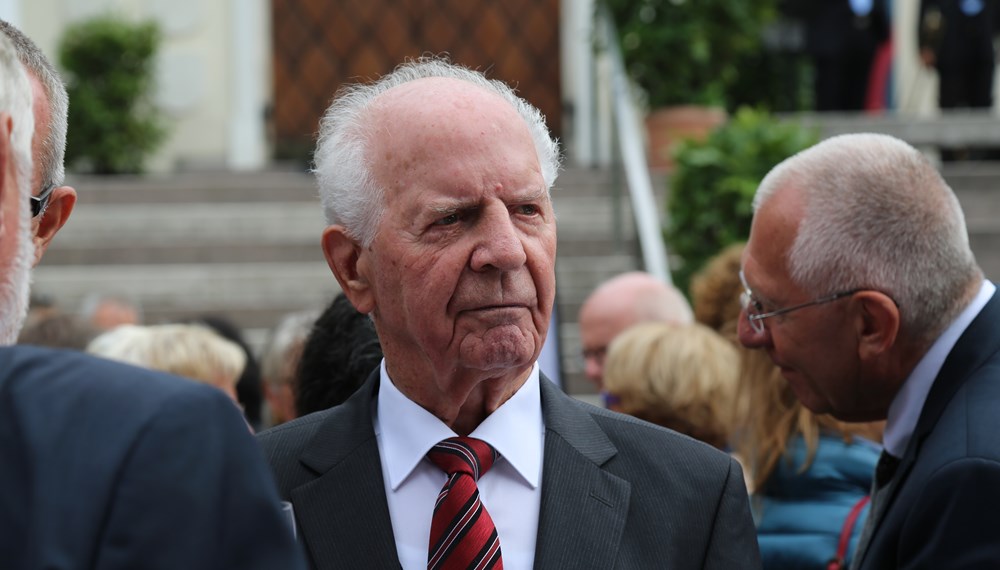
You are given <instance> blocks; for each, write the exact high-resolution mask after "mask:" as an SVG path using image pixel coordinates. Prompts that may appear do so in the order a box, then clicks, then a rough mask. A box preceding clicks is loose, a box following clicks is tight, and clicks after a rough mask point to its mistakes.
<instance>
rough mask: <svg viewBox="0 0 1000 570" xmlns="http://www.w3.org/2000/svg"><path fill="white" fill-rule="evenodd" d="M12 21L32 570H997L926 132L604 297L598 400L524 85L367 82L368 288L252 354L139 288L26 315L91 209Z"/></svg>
mask: <svg viewBox="0 0 1000 570" xmlns="http://www.w3.org/2000/svg"><path fill="white" fill-rule="evenodd" d="M0 31H2V32H3V33H2V34H0V345H3V347H2V348H0V460H2V463H3V465H4V468H3V469H0V525H2V528H4V529H5V530H6V531H7V532H5V533H4V534H3V535H0V560H3V561H4V562H3V564H4V566H5V567H7V566H9V567H11V568H62V567H74V568H107V569H111V568H138V567H142V568H206V569H208V568H213V569H219V568H234V569H235V568H262V569H263V568H276V569H277V568H280V569H292V570H294V569H296V568H305V567H311V568H316V569H332V568H343V567H373V568H383V567H386V568H390V567H391V568H395V567H403V568H503V567H506V568H509V569H516V568H532V567H537V568H615V567H618V568H650V567H670V568H710V569H711V568H720V569H721V568H726V569H728V568H748V569H753V568H760V567H764V568H777V569H785V568H788V569H790V568H824V567H825V568H846V567H848V565H850V566H851V567H853V568H859V569H863V570H868V569H886V568H983V567H993V566H997V565H1000V540H998V539H997V537H996V532H995V531H994V530H993V526H992V525H991V519H992V516H993V514H994V512H995V510H996V509H997V508H998V507H1000V485H998V484H997V483H998V482H1000V440H998V439H997V438H996V437H995V435H994V434H996V433H998V432H1000V425H998V424H1000V419H998V418H1000V415H998V414H996V409H997V406H998V405H1000V382H998V376H1000V328H998V327H1000V300H997V299H996V298H995V297H996V295H995V290H996V288H995V286H994V285H993V284H992V283H991V282H990V281H988V280H986V279H985V278H984V276H983V273H982V271H981V270H980V269H979V267H978V266H977V265H976V262H975V259H974V257H973V255H972V252H971V250H970V247H969V240H968V235H967V231H966V228H965V222H964V216H963V213H962V211H961V208H960V206H959V204H958V201H957V199H956V198H955V195H954V193H953V192H952V191H951V189H950V188H949V187H948V186H947V184H946V183H945V182H944V180H943V179H942V178H941V176H940V175H939V174H938V172H937V171H936V170H935V169H934V167H933V166H932V164H931V163H930V162H929V161H928V160H927V159H926V158H925V157H924V156H923V155H922V154H921V153H920V152H918V151H917V150H915V149H913V148H912V147H910V146H909V145H907V144H906V143H904V142H902V141H899V140H897V139H894V138H892V137H887V136H882V135H870V134H855V135H844V136H840V137H835V138H831V139H828V140H826V141H823V142H821V143H819V144H817V145H815V146H813V147H812V148H810V149H807V150H805V151H803V152H801V153H799V154H797V155H795V156H792V157H789V158H788V159H786V160H785V161H784V162H782V163H781V164H779V165H778V166H776V167H775V168H774V169H773V170H772V171H771V172H770V173H769V174H768V175H767V176H766V177H765V179H764V180H763V181H762V182H761V184H760V186H759V188H758V190H757V193H756V196H755V198H754V201H753V209H754V218H753V224H752V228H751V231H750V234H749V236H748V240H747V242H746V243H745V244H736V245H733V246H731V247H729V248H727V249H725V250H724V251H722V252H720V253H719V255H718V256H717V257H716V258H715V259H713V260H712V261H711V262H710V263H709V264H708V265H707V266H706V267H705V268H704V269H703V270H702V271H701V273H699V274H698V275H697V276H696V277H695V279H694V280H693V282H692V286H691V290H690V291H686V292H682V291H678V290H677V289H676V288H674V287H673V286H671V285H670V284H668V283H665V282H663V281H660V280H658V279H656V278H654V277H652V276H650V275H647V274H644V273H640V272H634V273H627V274H624V275H620V276H617V277H615V278H613V279H611V280H610V281H608V282H607V283H605V284H603V285H601V286H600V287H598V288H597V289H596V290H595V291H594V292H593V294H592V295H591V296H590V297H589V298H588V299H587V300H586V301H585V302H584V303H583V305H582V306H581V309H580V315H579V326H580V337H581V344H582V350H583V357H584V359H585V362H586V364H585V367H586V368H585V369H586V373H587V375H588V377H589V378H591V380H592V381H593V382H594V383H595V387H596V388H597V389H599V390H600V391H601V393H602V394H603V396H604V403H605V406H606V407H598V406H592V405H589V404H586V403H583V402H580V401H578V400H576V399H574V398H571V397H569V396H567V395H566V394H565V393H563V392H562V391H561V390H560V389H559V387H558V386H557V384H556V383H555V382H552V381H550V379H549V378H546V376H545V374H544V373H543V372H541V370H540V369H539V366H538V364H537V360H538V357H539V354H540V353H541V350H542V346H543V344H544V342H545V339H546V337H547V335H549V334H550V331H549V330H548V329H549V325H550V322H551V315H552V311H553V306H554V304H555V255H556V220H555V212H554V211H553V206H552V202H551V200H550V198H549V191H550V190H551V188H552V186H553V183H554V181H555V179H556V176H557V174H558V171H559V168H560V152H559V146H558V143H557V142H556V141H555V140H554V139H553V138H552V137H551V135H550V133H549V131H548V129H547V128H546V125H545V122H544V118H543V117H542V116H541V114H540V113H539V112H538V111H537V110H536V109H535V108H534V107H532V106H531V105H530V104H529V103H527V102H526V101H524V100H523V99H521V98H520V97H518V96H517V94H516V93H515V92H514V90H513V89H512V88H511V87H510V86H508V85H506V84H504V83H502V82H498V81H491V80H489V79H487V78H486V76H485V75H484V74H482V73H480V72H477V71H472V70H469V69H467V68H464V67H461V66H458V65H454V64H452V63H450V62H449V61H447V60H446V59H443V58H438V57H426V58H421V59H418V60H414V61H411V62H408V63H405V64H402V65H401V66H400V67H398V68H397V69H396V70H394V71H393V72H391V73H389V74H388V75H386V76H384V77H382V78H380V79H378V80H375V81H373V82H369V83H359V84H356V85H353V86H351V87H349V88H347V89H346V90H343V91H341V92H339V93H338V95H337V96H336V97H335V98H334V100H333V103H332V104H331V106H330V108H329V109H328V110H327V112H326V114H325V116H324V118H323V119H322V121H321V125H320V134H319V141H318V146H317V149H316V153H315V159H316V168H315V170H316V175H317V180H318V184H319V188H320V193H321V199H322V207H323V210H324V214H325V216H326V221H327V228H326V229H325V231H324V232H323V235H322V239H321V244H322V250H323V253H324V254H325V256H326V259H327V261H328V263H329V266H330V268H331V270H332V273H333V275H332V277H331V279H336V281H337V282H338V284H339V287H340V290H341V291H342V293H340V294H339V295H338V296H337V297H336V298H335V299H333V300H332V302H331V303H330V305H329V306H328V307H327V308H326V309H325V310H324V311H322V312H319V311H313V312H304V313H296V314H292V315H288V316H287V318H285V319H283V320H282V322H280V323H279V324H278V325H277V326H276V327H275V328H274V330H273V332H272V334H271V336H270V338H269V339H268V340H267V342H266V343H265V345H264V348H263V350H262V352H261V353H260V354H254V353H253V351H251V350H250V349H249V348H248V347H247V344H246V342H245V341H244V340H243V339H242V338H241V336H240V334H239V331H238V329H235V327H233V326H232V323H228V322H225V321H224V320H220V319H218V318H212V317H199V318H193V319H191V321H190V322H184V323H164V324H143V323H142V318H143V317H142V311H141V310H139V308H138V307H136V306H135V305H134V303H130V302H129V300H128V299H121V298H110V297H107V298H95V299H94V302H93V303H88V304H87V307H88V308H87V310H86V311H85V313H83V314H80V315H72V316H70V315H66V314H62V313H60V312H59V311H58V309H57V308H54V307H53V306H52V304H51V303H46V302H42V301H43V300H36V302H35V303H34V307H33V310H31V311H29V309H30V308H32V307H29V305H31V303H30V302H29V299H30V291H29V284H30V268H31V266H32V265H33V264H34V263H37V262H38V261H39V260H40V259H41V257H42V255H43V254H44V252H45V250H46V248H47V247H48V245H49V243H50V242H51V240H52V239H53V237H54V236H55V234H56V233H57V232H58V230H59V229H60V228H61V227H62V225H63V224H65V223H66V222H67V221H68V220H69V218H70V216H71V213H72V210H73V205H74V203H75V198H76V195H75V191H74V190H73V189H72V188H71V187H69V186H65V185H64V184H63V173H62V166H61V165H62V152H63V150H62V144H63V143H62V141H63V140H64V139H65V129H66V123H65V114H66V101H65V90H64V89H63V86H62V84H61V82H60V81H59V79H58V75H57V74H56V73H55V71H54V69H52V67H51V65H50V64H49V63H48V61H47V60H46V59H45V57H44V55H43V54H41V52H40V51H38V49H37V48H36V47H35V46H34V44H33V43H32V42H31V41H30V40H29V39H28V38H26V37H24V36H23V35H22V34H21V33H20V32H19V31H17V30H16V29H14V28H13V27H11V26H9V25H6V24H4V25H2V26H0ZM32 204H35V205H34V206H32ZM688 299H690V302H689V301H688ZM29 313H30V315H29ZM18 339H20V341H21V344H20V345H18V346H8V345H13V344H15V341H17V340H18ZM30 344H48V345H51V346H59V347H63V348H61V349H51V348H39V347H32V346H29V345H30ZM115 361H119V362H115ZM180 377H186V378H187V380H185V379H183V378H180ZM552 380H556V379H552ZM241 387H242V388H241ZM262 401H263V402H266V406H264V405H262ZM264 408H266V409H267V410H268V413H267V414H265V415H266V419H263V418H261V417H259V415H257V414H259V413H260V410H261V409H264ZM241 411H242V412H243V413H241ZM248 427H249V429H248ZM265 428H266V429H265ZM253 432H256V435H252V433H253Z"/></svg>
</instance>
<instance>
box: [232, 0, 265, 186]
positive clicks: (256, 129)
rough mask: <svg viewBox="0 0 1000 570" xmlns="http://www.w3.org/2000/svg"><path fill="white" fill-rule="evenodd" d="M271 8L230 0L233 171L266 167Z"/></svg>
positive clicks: (259, 1)
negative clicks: (265, 115) (266, 107)
mask: <svg viewBox="0 0 1000 570" xmlns="http://www.w3.org/2000/svg"><path fill="white" fill-rule="evenodd" d="M269 6H270V3H269V2H268V1H267V0H229V13H230V18H231V20H230V21H231V22H232V26H231V36H230V37H231V43H230V50H231V51H230V56H231V57H230V69H231V70H232V76H231V81H232V90H231V91H230V102H231V105H230V111H229V149H228V152H227V161H226V162H227V166H229V168H231V169H233V170H256V169H260V168H263V167H264V166H266V164H267V158H268V149H267V135H266V126H265V122H264V108H265V105H267V101H268V94H269V93H270V77H271V74H270V57H271V30H270V20H271V18H270V12H269Z"/></svg>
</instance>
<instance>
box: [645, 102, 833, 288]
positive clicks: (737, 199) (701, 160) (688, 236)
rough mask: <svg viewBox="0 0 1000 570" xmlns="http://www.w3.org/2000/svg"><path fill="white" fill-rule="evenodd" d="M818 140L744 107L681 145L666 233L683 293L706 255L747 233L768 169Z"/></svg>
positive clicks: (812, 132) (742, 238)
mask: <svg viewBox="0 0 1000 570" xmlns="http://www.w3.org/2000/svg"><path fill="white" fill-rule="evenodd" d="M818 140H819V135H818V133H817V132H816V131H815V130H811V129H807V128H805V127H802V126H800V125H798V124H797V123H793V122H782V121H779V120H778V119H776V118H774V117H773V116H772V115H771V114H770V113H767V112H766V111H761V110H755V109H752V108H749V107H743V108H741V109H739V110H738V111H737V112H736V113H735V114H734V115H733V116H732V117H731V118H730V119H729V120H728V121H727V122H726V123H725V124H724V125H722V126H720V127H718V128H717V129H715V130H714V131H712V132H711V134H709V136H708V137H707V138H706V139H704V140H694V139H689V140H685V141H683V142H681V143H679V144H678V145H677V147H676V151H675V153H674V160H675V163H676V166H675V169H674V172H673V174H672V176H671V177H670V188H669V193H668V198H667V220H668V221H667V228H666V230H665V236H666V240H667V244H668V245H669V247H670V251H671V253H672V254H673V256H674V257H675V258H676V262H675V263H673V264H672V265H674V268H673V277H674V282H675V283H677V286H678V287H680V288H681V290H682V291H686V290H687V287H688V283H689V281H690V279H691V275H692V274H693V273H695V272H696V271H698V269H700V268H701V266H702V265H703V264H704V263H705V261H707V260H708V258H710V257H712V256H713V255H715V254H716V253H718V252H719V251H720V250H722V248H724V247H725V246H727V245H729V244H731V243H734V242H737V241H745V240H746V239H747V238H748V237H749V235H750V222H751V220H752V218H753V211H752V208H751V201H752V200H753V195H754V193H755V192H756V191H757V186H758V185H759V184H760V181H761V180H762V179H763V178H764V176H765V175H766V174H767V173H768V171H770V170H771V168H773V167H774V166H775V165H776V164H778V163H779V162H781V161H782V160H784V159H786V158H788V157H789V156H791V155H793V154H795V153H796V152H798V151H800V150H803V149H805V148H807V147H809V146H812V145H813V144H815V143H816V142H817V141H818Z"/></svg>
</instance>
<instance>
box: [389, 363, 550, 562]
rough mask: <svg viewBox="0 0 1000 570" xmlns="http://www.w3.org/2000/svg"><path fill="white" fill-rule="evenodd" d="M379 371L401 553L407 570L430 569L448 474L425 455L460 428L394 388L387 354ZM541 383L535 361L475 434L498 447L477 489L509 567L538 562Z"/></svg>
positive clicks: (392, 517) (391, 494)
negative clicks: (430, 550) (433, 537)
mask: <svg viewBox="0 0 1000 570" xmlns="http://www.w3.org/2000/svg"><path fill="white" fill-rule="evenodd" d="M379 373H380V375H381V376H380V377H381V382H380V384H379V390H378V397H377V399H376V401H375V404H374V408H375V410H374V415H373V416H374V417H373V420H374V422H373V423H374V427H375V437H376V439H377V441H378V451H379V457H380V458H381V459H382V478H383V481H384V482H385V495H386V500H387V501H388V503H389V518H390V520H391V521H392V533H393V536H394V537H395V539H396V553H397V555H398V556H399V562H400V564H401V565H402V566H403V568H404V569H406V570H410V569H419V570H426V568H427V548H428V541H429V539H430V538H429V537H430V532H431V518H432V516H433V514H434V502H435V500H436V499H437V497H438V493H439V492H440V491H441V487H443V486H444V483H445V480H446V479H447V476H446V475H445V473H444V472H443V471H441V470H440V469H438V468H437V467H435V466H434V464H432V463H431V462H430V460H427V459H426V458H425V456H426V455H427V452H428V451H430V449H431V447H433V446H434V445H435V444H437V443H438V442H439V441H441V440H442V439H447V438H449V437H455V435H456V434H455V432H454V431H452V429H451V428H449V427H448V426H447V425H445V424H444V422H442V421H441V420H440V419H438V418H437V416H435V415H434V414H432V413H430V412H428V411H427V410H425V409H424V408H422V407H420V406H419V405H418V404H417V403H415V402H413V401H412V400H410V399H409V398H407V397H406V396H405V395H404V394H403V393H402V392H400V391H399V389H398V388H396V386H395V384H393V383H392V380H391V379H390V378H389V374H388V372H386V369H385V360H384V359H383V360H382V366H381V367H380V372H379ZM539 381H540V376H539V372H538V364H537V363H536V364H535V365H534V366H533V367H532V369H531V373H530V375H529V376H528V379H527V380H526V381H525V382H524V385H523V386H521V388H520V389H519V390H518V391H517V392H516V393H514V395H513V396H511V398H510V399H509V400H507V401H506V402H504V403H503V405H501V406H500V407H499V408H497V409H496V411H494V412H493V413H492V414H490V415H489V416H487V417H486V419H485V420H483V423H481V424H479V427H477V428H476V429H475V430H474V431H473V432H472V433H471V434H469V436H470V437H475V438H478V439H481V440H483V441H486V442H488V443H489V444H490V445H492V446H493V447H494V448H496V450H497V451H498V452H500V456H501V457H500V459H498V460H497V462H496V463H494V464H493V468H491V469H490V470H489V471H488V472H486V473H485V474H484V475H483V476H482V477H481V478H480V479H479V483H478V487H479V497H480V500H482V502H483V505H485V506H486V510H487V512H489V513H490V517H491V518H492V519H493V523H494V524H495V525H496V527H497V534H498V535H499V537H500V550H501V553H502V556H503V565H504V568H507V569H509V570H519V569H522V568H523V569H530V568H531V567H532V564H534V561H535V542H536V540H537V534H538V513H539V511H540V510H541V504H542V503H541V498H542V489H541V481H542V450H543V442H544V439H545V422H544V419H543V417H542V393H541V388H540V387H539V385H538V383H539Z"/></svg>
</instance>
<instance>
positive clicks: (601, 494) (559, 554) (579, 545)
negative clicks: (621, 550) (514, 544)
mask: <svg viewBox="0 0 1000 570" xmlns="http://www.w3.org/2000/svg"><path fill="white" fill-rule="evenodd" d="M541 384H542V389H541V392H542V411H543V414H544V418H545V455H544V465H543V468H542V504H541V512H540V513H539V520H538V542H537V546H536V549H535V567H536V568H585V567H586V568H611V567H613V566H614V561H615V558H616V557H617V553H618V546H619V544H620V542H621V538H622V533H623V531H624V528H625V522H626V519H627V515H628V505H629V496H630V494H631V484H630V483H629V482H628V481H626V480H624V479H622V478H620V477H618V476H616V475H613V474H611V473H608V472H607V471H605V470H604V469H603V468H602V466H603V465H604V464H605V463H606V462H607V461H608V460H609V459H611V458H612V457H614V455H615V454H616V453H617V449H616V448H615V446H614V444H612V443H611V441H610V440H609V439H608V437H607V435H605V433H604V431H603V430H602V429H601V428H600V426H598V425H597V423H596V422H595V421H594V420H593V418H591V417H590V415H589V414H588V413H586V412H585V411H584V410H582V409H580V408H579V407H578V406H577V404H576V403H575V402H573V401H572V400H571V399H570V398H569V396H566V395H565V394H563V393H562V392H561V391H559V389H558V388H557V387H555V386H554V385H552V384H551V382H549V380H548V379H546V378H545V377H544V376H543V377H542V379H541ZM580 521H586V524H580Z"/></svg>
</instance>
